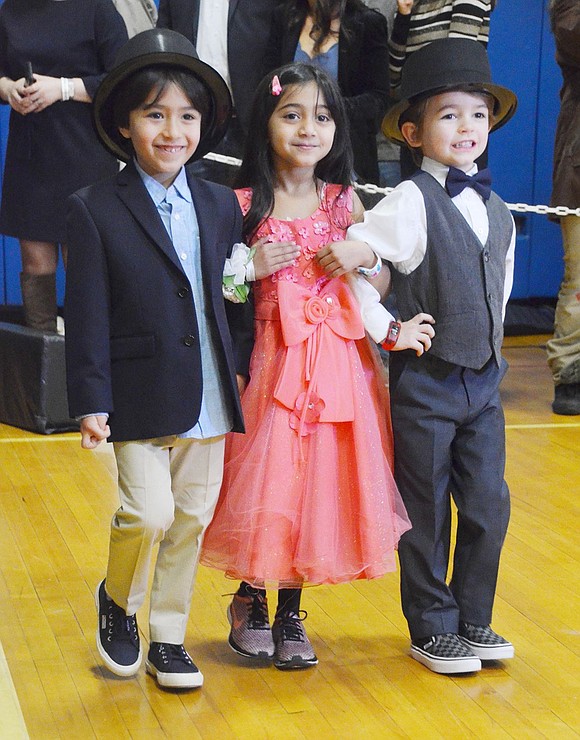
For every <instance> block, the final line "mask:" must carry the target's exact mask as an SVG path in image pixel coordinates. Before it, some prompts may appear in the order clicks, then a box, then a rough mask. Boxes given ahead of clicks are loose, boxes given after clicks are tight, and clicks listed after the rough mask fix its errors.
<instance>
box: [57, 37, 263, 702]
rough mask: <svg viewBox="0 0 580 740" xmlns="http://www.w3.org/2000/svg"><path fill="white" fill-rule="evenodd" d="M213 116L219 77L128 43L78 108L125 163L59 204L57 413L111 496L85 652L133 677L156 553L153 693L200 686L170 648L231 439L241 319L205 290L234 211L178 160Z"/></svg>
mask: <svg viewBox="0 0 580 740" xmlns="http://www.w3.org/2000/svg"><path fill="white" fill-rule="evenodd" d="M230 111H231V100H230V95H229V92H228V89H227V86H226V84H225V82H224V81H223V79H222V78H221V77H220V75H219V74H218V73H217V72H216V71H215V70H213V69H212V68H211V67H209V66H208V65H206V64H204V63H203V62H201V61H200V60H199V59H198V57H197V54H196V51H195V48H194V47H193V45H192V44H191V43H190V42H189V41H188V40H187V39H185V38H184V37H183V36H181V35H180V34H178V33H176V32H174V31H169V30H165V29H152V30H150V31H145V32H143V33H141V34H138V35H137V36H135V37H133V38H132V39H131V40H130V41H129V42H128V43H127V44H126V45H125V47H123V49H122V50H121V52H120V53H119V56H118V59H117V61H116V64H115V67H114V69H113V70H112V71H111V72H110V73H109V75H108V76H107V77H106V78H105V80H104V81H103V83H102V84H101V87H100V88H99V90H98V91H97V94H96V96H95V101H94V120H95V125H96V129H97V132H98V134H99V136H100V138H101V141H102V142H103V144H104V145H105V146H106V147H107V148H108V149H109V150H110V151H112V152H113V153H114V154H115V155H116V156H117V157H119V158H120V159H122V160H124V161H128V164H127V165H126V167H125V168H124V169H123V170H122V171H121V172H119V173H118V175H117V176H116V177H115V178H114V179H111V180H108V181H103V182H101V183H98V184H95V185H93V186H90V187H88V188H85V189H83V190H80V191H78V192H77V193H75V194H74V195H73V196H71V198H70V199H69V202H68V220H67V227H68V240H67V241H68V245H69V264H68V270H67V284H66V297H65V313H66V328H67V338H66V339H67V341H66V356H67V384H68V396H69V407H70V412H71V414H72V415H73V416H75V417H77V418H80V419H81V435H82V442H81V444H82V446H83V447H84V448H87V449H92V448H94V447H96V446H97V445H98V444H99V443H100V442H101V441H102V440H103V439H106V438H109V439H110V440H111V441H112V442H113V445H114V451H115V457H116V461H117V467H118V488H119V497H120V504H121V505H120V507H119V509H118V510H117V512H116V513H115V515H114V517H113V520H112V524H111V536H110V550H109V561H108V567H107V574H106V578H105V579H104V580H103V581H102V582H101V583H100V584H99V586H98V587H97V591H96V594H95V600H96V605H97V610H98V618H99V625H98V629H97V647H98V650H99V653H100V655H101V657H102V659H103V660H104V662H105V664H106V666H107V667H108V668H109V669H110V670H111V671H113V672H114V673H115V674H117V675H120V676H131V675H134V674H135V673H136V672H137V671H138V669H139V667H140V664H141V660H142V652H143V651H142V647H141V640H140V637H139V632H138V628H137V620H136V616H135V615H136V612H137V610H138V609H139V607H140V606H141V605H142V604H143V602H144V599H145V594H146V590H147V583H148V573H149V566H150V562H151V557H152V552H153V548H154V546H155V545H157V544H158V545H159V553H158V556H157V561H156V563H155V568H154V579H153V586H152V592H151V600H150V601H151V608H150V616H149V630H150V641H151V642H150V647H149V652H148V656H147V662H146V668H147V672H148V673H150V674H151V675H153V676H155V678H156V680H157V682H158V684H159V685H160V686H163V687H167V688H192V687H196V686H201V684H202V682H203V676H202V674H201V672H200V671H199V670H198V668H197V667H196V666H195V664H194V663H193V661H192V660H191V657H190V656H189V654H188V653H187V651H186V650H185V648H184V646H183V642H184V638H185V630H186V625H187V620H188V616H189V609H190V603H191V597H192V594H193V586H194V579H195V573H196V568H197V561H198V551H199V547H200V544H201V539H202V537H203V533H204V530H205V528H206V526H207V525H208V523H209V521H210V519H211V516H212V514H213V510H214V507H215V503H216V501H217V497H218V494H219V490H220V485H221V479H222V468H223V450H224V436H225V434H226V433H227V432H229V431H231V430H234V431H243V419H242V413H241V408H240V402H239V395H238V382H241V378H242V377H244V376H245V375H246V374H247V370H248V362H249V354H250V350H251V341H252V323H251V316H248V315H247V307H246V305H241V306H240V305H235V304H233V303H229V302H228V303H227V306H226V302H225V301H224V299H223V295H222V273H223V267H224V261H225V259H226V257H227V256H228V255H229V253H230V251H231V248H232V246H233V244H234V243H236V242H239V241H241V227H242V216H241V212H240V210H239V207H238V204H237V200H236V197H235V195H234V193H233V191H231V190H229V189H227V188H225V187H222V186H220V185H216V184H213V183H209V182H205V181H202V180H198V179H196V178H194V177H192V176H191V174H189V173H188V171H187V168H186V167H185V165H186V164H187V163H188V162H190V161H192V160H193V159H196V158H199V157H201V156H203V154H204V153H206V152H208V151H210V150H211V149H212V147H213V146H214V145H215V144H216V143H217V142H218V141H219V139H220V138H221V136H222V135H223V133H224V131H225V129H226V127H227V124H228V120H229V117H230Z"/></svg>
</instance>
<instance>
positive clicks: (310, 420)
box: [289, 393, 326, 437]
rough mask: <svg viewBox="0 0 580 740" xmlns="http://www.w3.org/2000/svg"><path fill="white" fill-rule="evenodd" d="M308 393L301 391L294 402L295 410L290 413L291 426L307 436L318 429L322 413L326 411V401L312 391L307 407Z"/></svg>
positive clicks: (302, 435)
mask: <svg viewBox="0 0 580 740" xmlns="http://www.w3.org/2000/svg"><path fill="white" fill-rule="evenodd" d="M305 402H306V393H301V394H300V395H299V396H298V398H297V399H296V403H295V404H294V411H292V413H291V414H290V419H289V422H290V427H291V428H292V429H294V431H295V432H297V433H298V434H300V436H301V437H305V436H306V435H308V434H312V432H314V431H316V425H317V424H318V422H319V420H320V414H321V413H322V412H323V411H324V407H325V405H326V404H325V403H324V401H323V400H322V398H319V397H318V396H317V395H316V393H312V394H311V395H310V397H309V399H308V404H307V405H306V407H305Z"/></svg>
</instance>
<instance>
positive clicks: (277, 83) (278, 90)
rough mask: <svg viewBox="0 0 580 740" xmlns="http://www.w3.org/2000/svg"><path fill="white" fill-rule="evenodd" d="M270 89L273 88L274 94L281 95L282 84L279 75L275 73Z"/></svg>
mask: <svg viewBox="0 0 580 740" xmlns="http://www.w3.org/2000/svg"><path fill="white" fill-rule="evenodd" d="M270 89H271V90H272V95H275V96H276V97H278V95H280V93H281V92H282V85H281V84H280V80H279V79H278V75H274V77H272V84H271V85H270Z"/></svg>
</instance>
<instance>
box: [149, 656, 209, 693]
mask: <svg viewBox="0 0 580 740" xmlns="http://www.w3.org/2000/svg"><path fill="white" fill-rule="evenodd" d="M145 670H146V671H147V673H149V675H151V676H154V677H155V680H156V681H157V683H158V684H159V686H163V688H165V689H197V688H199V687H200V686H202V685H203V674H202V672H201V671H197V673H163V672H162V671H158V670H157V668H155V666H154V665H153V663H150V662H149V661H148V660H147V661H145Z"/></svg>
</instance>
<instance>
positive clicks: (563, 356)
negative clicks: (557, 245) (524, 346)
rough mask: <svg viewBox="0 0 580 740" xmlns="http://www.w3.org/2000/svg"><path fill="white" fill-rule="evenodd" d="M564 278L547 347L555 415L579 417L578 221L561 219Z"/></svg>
mask: <svg viewBox="0 0 580 740" xmlns="http://www.w3.org/2000/svg"><path fill="white" fill-rule="evenodd" d="M560 227H561V229H562V241H563V246H564V277H563V279H562V284H561V286H560V292H559V294H558V303H557V304H556V316H555V322H554V336H553V337H552V339H550V341H549V342H548V343H547V345H546V349H547V354H548V365H549V366H550V370H551V372H552V377H553V379H554V385H555V397H554V403H553V404H552V409H553V410H554V413H556V414H566V415H575V414H580V218H579V217H578V216H563V217H562V218H561V219H560Z"/></svg>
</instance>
